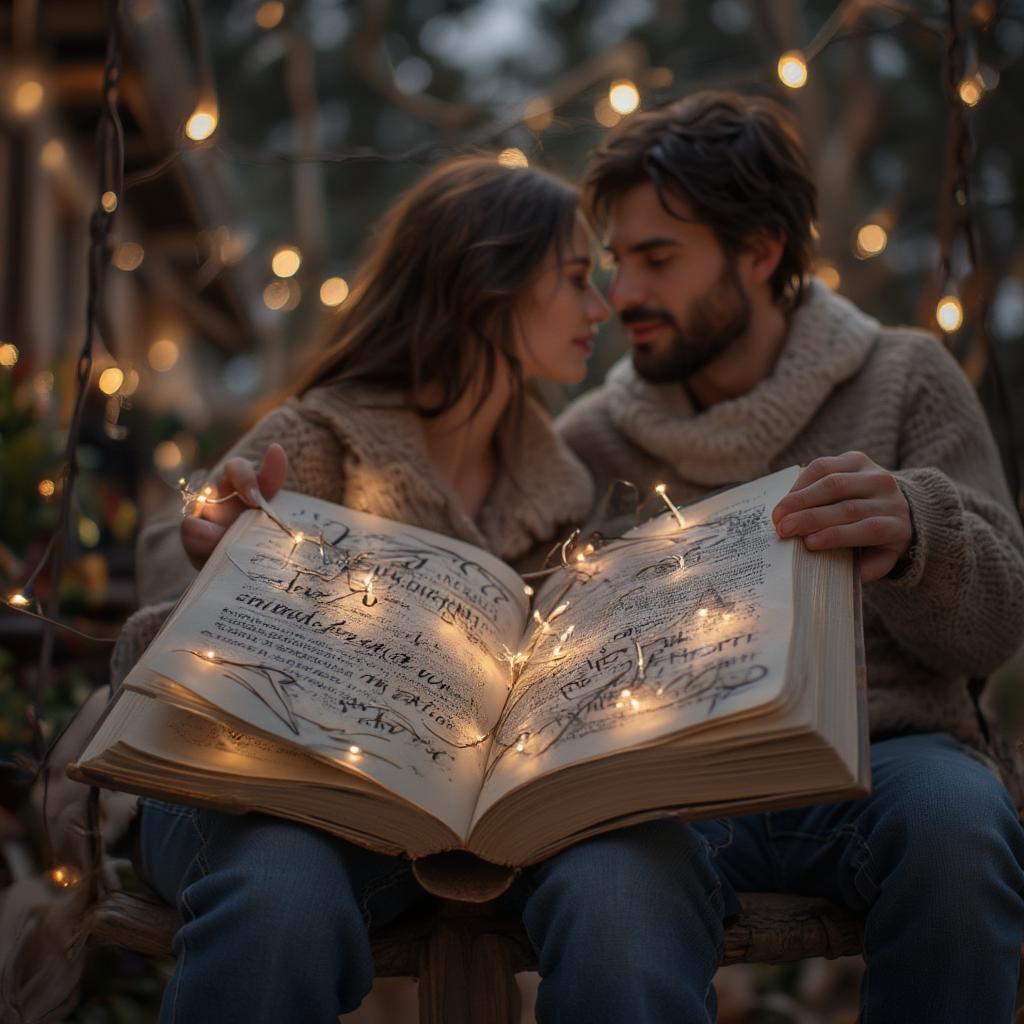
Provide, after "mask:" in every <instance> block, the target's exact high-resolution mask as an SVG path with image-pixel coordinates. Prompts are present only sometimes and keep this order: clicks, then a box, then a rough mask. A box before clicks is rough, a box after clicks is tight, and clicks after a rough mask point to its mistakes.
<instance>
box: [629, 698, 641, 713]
mask: <svg viewBox="0 0 1024 1024" xmlns="http://www.w3.org/2000/svg"><path fill="white" fill-rule="evenodd" d="M629 706H630V707H631V708H632V709H633V710H634V711H639V710H640V701H638V700H637V699H636V697H634V698H633V699H632V700H631V701H630V702H629Z"/></svg>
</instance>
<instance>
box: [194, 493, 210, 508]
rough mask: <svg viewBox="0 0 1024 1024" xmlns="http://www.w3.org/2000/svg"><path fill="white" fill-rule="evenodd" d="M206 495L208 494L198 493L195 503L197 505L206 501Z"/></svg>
mask: <svg viewBox="0 0 1024 1024" xmlns="http://www.w3.org/2000/svg"><path fill="white" fill-rule="evenodd" d="M208 497H209V496H208V495H206V494H200V495H198V496H197V497H196V503H197V504H199V505H205V504H206V502H207V499H208Z"/></svg>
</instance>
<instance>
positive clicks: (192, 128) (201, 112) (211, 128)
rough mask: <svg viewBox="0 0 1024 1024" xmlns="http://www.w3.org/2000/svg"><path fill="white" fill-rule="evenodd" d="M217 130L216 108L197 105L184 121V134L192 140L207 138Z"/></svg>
mask: <svg viewBox="0 0 1024 1024" xmlns="http://www.w3.org/2000/svg"><path fill="white" fill-rule="evenodd" d="M216 130H217V108H216V107H215V106H214V107H210V106H202V105H200V106H198V107H196V109H195V110H193V111H192V113H191V114H190V115H189V119H188V120H187V121H186V122H185V134H186V135H187V136H188V137H189V138H190V139H191V140H192V141H193V142H202V141H203V140H204V139H208V138H209V137H210V136H211V135H212V134H213V133H214V132H215V131H216Z"/></svg>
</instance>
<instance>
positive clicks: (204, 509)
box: [181, 444, 288, 569]
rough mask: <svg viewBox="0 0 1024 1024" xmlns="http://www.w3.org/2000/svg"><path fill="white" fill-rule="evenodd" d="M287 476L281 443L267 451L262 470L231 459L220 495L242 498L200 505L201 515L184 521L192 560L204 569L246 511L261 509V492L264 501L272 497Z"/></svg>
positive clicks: (219, 487)
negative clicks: (258, 497) (212, 553)
mask: <svg viewBox="0 0 1024 1024" xmlns="http://www.w3.org/2000/svg"><path fill="white" fill-rule="evenodd" d="M287 475H288V456H287V455H285V452H284V449H283V448H282V447H281V446H280V445H279V444H272V445H271V446H270V447H269V448H268V449H267V452H266V454H265V455H264V456H263V462H262V463H261V464H260V468H259V469H258V470H256V469H253V467H252V463H250V462H247V461H246V460H245V459H228V461H227V462H225V463H224V473H223V474H222V476H221V478H220V480H219V481H218V483H217V494H216V496H218V497H219V496H220V495H228V494H231V493H232V492H237V493H238V495H239V497H236V498H232V499H231V501H225V502H224V503H223V504H219V505H211V504H209V503H206V504H204V505H200V506H198V510H199V511H198V515H194V516H188V517H186V518H185V519H183V520H182V522H181V543H182V545H183V546H184V548H185V553H186V554H187V555H188V558H189V561H190V562H191V563H192V564H193V565H194V566H195V567H196V568H197V569H201V568H202V567H203V565H204V564H205V563H206V560H207V559H208V558H209V557H210V554H211V552H212V551H213V549H214V548H215V547H216V546H217V545H218V543H220V539H221V537H223V536H224V534H225V533H227V529H228V527H229V526H230V525H231V524H232V523H233V522H234V521H235V520H236V519H237V518H238V517H239V516H240V515H241V514H242V512H244V511H245V509H247V508H258V507H259V501H258V500H257V492H258V493H259V494H262V495H263V497H264V498H268V499H269V498H272V497H273V496H274V495H275V494H277V492H278V491H279V490H280V489H281V485H282V484H283V483H284V480H285V477H286V476H287Z"/></svg>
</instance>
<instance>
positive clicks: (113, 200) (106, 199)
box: [100, 190, 117, 213]
mask: <svg viewBox="0 0 1024 1024" xmlns="http://www.w3.org/2000/svg"><path fill="white" fill-rule="evenodd" d="M100 206H102V207H103V209H104V212H106V213H113V212H114V211H115V210H116V209H117V193H116V192H111V191H109V190H108V191H106V192H104V193H103V195H101V196H100Z"/></svg>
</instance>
